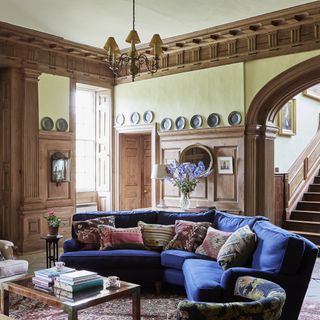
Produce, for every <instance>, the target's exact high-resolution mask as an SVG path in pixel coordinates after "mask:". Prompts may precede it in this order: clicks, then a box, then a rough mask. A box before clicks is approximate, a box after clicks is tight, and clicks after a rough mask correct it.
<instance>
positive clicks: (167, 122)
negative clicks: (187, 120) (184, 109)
mask: <svg viewBox="0 0 320 320" xmlns="http://www.w3.org/2000/svg"><path fill="white" fill-rule="evenodd" d="M160 127H161V130H162V131H167V130H170V129H171V128H172V120H171V119H170V118H164V119H162V121H161V125H160Z"/></svg>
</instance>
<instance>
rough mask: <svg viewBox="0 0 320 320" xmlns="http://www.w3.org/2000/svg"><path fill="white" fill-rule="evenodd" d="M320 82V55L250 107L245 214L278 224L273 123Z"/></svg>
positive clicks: (261, 94)
mask: <svg viewBox="0 0 320 320" xmlns="http://www.w3.org/2000/svg"><path fill="white" fill-rule="evenodd" d="M319 82H320V56H317V57H314V58H311V59H309V60H306V61H304V62H301V63H299V64H297V65H295V66H293V67H291V68H290V69H288V70H286V71H284V72H282V73H281V74H279V75H278V76H276V77H275V78H273V79H272V80H271V81H269V82H268V83H267V84H266V85H265V86H264V87H263V88H262V89H261V90H260V91H259V92H258V93H257V95H256V96H255V98H254V99H253V101H252V102H251V104H250V107H249V110H248V113H247V118H246V147H245V211H246V212H247V213H248V214H254V215H264V216H266V217H268V218H269V219H270V220H271V221H272V222H274V218H275V217H274V139H275V136H276V133H277V128H276V127H275V126H274V124H273V121H274V119H275V116H276V114H277V112H278V111H279V110H280V109H281V107H282V106H283V105H284V104H285V103H286V102H287V101H288V100H289V99H291V98H292V97H293V96H295V95H296V94H298V93H299V92H301V91H303V90H305V89H307V88H308V87H311V86H313V85H315V84H317V83H319Z"/></svg>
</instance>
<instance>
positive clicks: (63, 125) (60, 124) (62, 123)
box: [56, 118, 68, 131]
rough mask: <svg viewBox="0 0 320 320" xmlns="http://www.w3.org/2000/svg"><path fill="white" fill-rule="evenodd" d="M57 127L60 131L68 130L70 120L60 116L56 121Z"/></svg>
mask: <svg viewBox="0 0 320 320" xmlns="http://www.w3.org/2000/svg"><path fill="white" fill-rule="evenodd" d="M56 128H57V130H58V131H67V130H68V122H67V120H65V119H63V118H60V119H58V120H57V121H56Z"/></svg>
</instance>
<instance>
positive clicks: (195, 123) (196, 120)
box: [190, 114, 202, 129]
mask: <svg viewBox="0 0 320 320" xmlns="http://www.w3.org/2000/svg"><path fill="white" fill-rule="evenodd" d="M190 126H191V127H192V128H193V129H198V128H201V127H202V116H200V115H199V114H195V115H194V116H193V117H192V118H191V120H190Z"/></svg>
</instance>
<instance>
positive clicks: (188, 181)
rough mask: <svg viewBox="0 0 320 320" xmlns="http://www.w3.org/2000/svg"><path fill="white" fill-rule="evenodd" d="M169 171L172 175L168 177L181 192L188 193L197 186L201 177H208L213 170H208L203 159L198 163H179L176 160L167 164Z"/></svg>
mask: <svg viewBox="0 0 320 320" xmlns="http://www.w3.org/2000/svg"><path fill="white" fill-rule="evenodd" d="M167 172H168V174H169V175H170V176H168V177H167V179H168V180H169V181H170V182H171V183H172V184H173V185H174V186H175V187H178V188H179V190H180V192H181V193H183V194H188V193H190V192H192V191H193V190H194V189H195V188H196V186H197V184H198V183H199V181H200V180H199V178H200V177H207V176H208V175H210V174H211V172H212V171H211V170H210V171H207V169H206V167H205V165H204V164H203V162H202V161H199V162H198V164H195V163H190V162H186V163H181V164H179V163H178V162H176V161H175V162H174V163H170V164H169V165H168V166H167Z"/></svg>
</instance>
